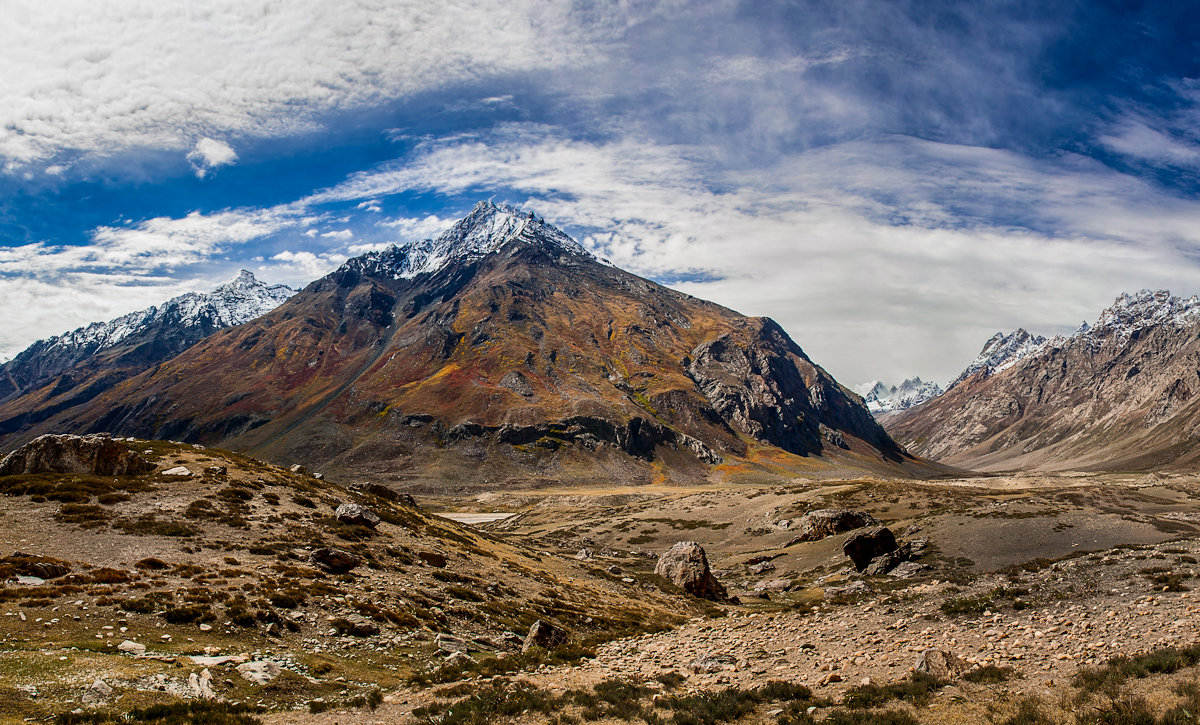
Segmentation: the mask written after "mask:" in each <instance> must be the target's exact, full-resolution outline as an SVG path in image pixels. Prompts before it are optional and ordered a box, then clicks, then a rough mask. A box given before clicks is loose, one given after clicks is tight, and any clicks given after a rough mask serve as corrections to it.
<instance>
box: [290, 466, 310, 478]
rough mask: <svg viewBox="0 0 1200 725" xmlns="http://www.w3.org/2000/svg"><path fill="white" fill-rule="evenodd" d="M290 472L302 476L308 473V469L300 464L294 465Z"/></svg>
mask: <svg viewBox="0 0 1200 725" xmlns="http://www.w3.org/2000/svg"><path fill="white" fill-rule="evenodd" d="M288 470H289V471H291V472H292V473H298V474H300V475H301V476H303V475H304V474H306V473H308V469H307V468H305V467H304V466H301V465H300V464H299V463H296V464H293V465H292V467H291V468H289V469H288Z"/></svg>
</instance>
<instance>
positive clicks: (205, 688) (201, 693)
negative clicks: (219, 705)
mask: <svg viewBox="0 0 1200 725" xmlns="http://www.w3.org/2000/svg"><path fill="white" fill-rule="evenodd" d="M188 691H189V692H190V693H191V695H192V697H198V698H200V699H201V700H215V699H216V697H217V695H216V693H215V692H213V689H212V673H211V672H209V671H208V668H207V667H205V668H204V670H203V671H201V672H200V674H196V673H195V672H193V673H191V674H190V675H188Z"/></svg>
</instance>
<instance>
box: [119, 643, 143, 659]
mask: <svg viewBox="0 0 1200 725" xmlns="http://www.w3.org/2000/svg"><path fill="white" fill-rule="evenodd" d="M117 649H118V650H120V651H122V652H128V653H129V654H131V655H144V654H146V645H144V644H142V643H141V642H134V641H133V640H129V639H127V640H125V641H124V642H122V643H121V644H119V645H117Z"/></svg>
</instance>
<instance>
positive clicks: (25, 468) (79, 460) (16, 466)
mask: <svg viewBox="0 0 1200 725" xmlns="http://www.w3.org/2000/svg"><path fill="white" fill-rule="evenodd" d="M153 470H154V464H153V463H151V462H149V461H147V460H146V459H145V458H143V457H142V456H141V455H139V454H137V453H134V452H133V451H131V450H129V446H127V445H125V444H124V443H121V442H118V441H115V440H113V439H112V438H111V437H109V436H107V435H99V434H98V435H88V436H77V435H54V434H46V435H43V436H38V437H37V438H35V439H33V440H32V441H30V442H29V443H26V444H25V445H23V446H21V447H20V448H18V449H17V450H15V451H13V452H12V453H9V454H8V455H7V456H5V457H4V460H2V461H0V476H13V475H17V474H21V473H85V474H92V475H96V476H134V475H138V474H141V473H149V472H150V471H153Z"/></svg>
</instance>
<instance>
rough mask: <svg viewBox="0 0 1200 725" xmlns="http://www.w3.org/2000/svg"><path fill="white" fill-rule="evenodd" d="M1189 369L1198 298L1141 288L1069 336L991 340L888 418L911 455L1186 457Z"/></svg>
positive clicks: (1190, 420)
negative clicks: (928, 393)
mask: <svg viewBox="0 0 1200 725" xmlns="http://www.w3.org/2000/svg"><path fill="white" fill-rule="evenodd" d="M1197 370H1200V300H1197V298H1195V297H1192V298H1190V299H1183V298H1179V297H1174V296H1172V295H1171V294H1170V293H1169V292H1165V291H1160V292H1150V291H1148V290H1143V291H1141V292H1139V293H1137V294H1136V295H1122V296H1120V297H1118V298H1117V300H1116V302H1115V303H1114V304H1113V305H1112V306H1111V307H1109V308H1108V309H1107V310H1105V311H1104V312H1103V313H1102V314H1101V315H1100V318H1099V319H1098V320H1097V322H1096V324H1095V325H1092V326H1089V325H1086V324H1084V325H1082V326H1081V327H1080V328H1079V329H1078V330H1077V331H1076V332H1075V333H1074V334H1072V335H1071V336H1069V337H1054V338H1050V339H1044V338H1040V337H1035V336H1032V335H1030V334H1029V333H1027V332H1025V331H1024V330H1019V331H1017V332H1016V333H1013V334H1012V335H1008V336H1005V335H998V336H996V337H994V338H992V339H991V340H989V342H988V345H987V346H986V347H985V349H984V352H983V353H982V354H981V355H980V358H979V359H977V360H976V361H975V362H974V363H972V366H971V367H969V368H968V370H967V371H966V372H965V373H964V375H962V376H960V378H959V379H958V380H957V381H956V382H955V383H954V384H953V386H952V387H951V388H950V389H949V390H947V391H946V392H945V393H944V394H943V395H941V396H940V397H938V398H935V399H933V400H932V401H930V402H928V403H926V404H924V405H921V406H919V407H916V408H913V409H911V410H906V411H901V412H898V413H895V414H892V415H891V416H889V417H888V418H887V419H886V420H885V421H884V423H885V425H886V426H887V428H888V430H889V431H890V432H891V434H892V435H893V436H895V438H896V439H897V440H898V441H900V442H901V443H903V444H905V445H907V446H908V447H909V449H910V450H912V451H914V452H915V453H918V454H920V455H923V456H927V457H929V458H933V459H936V460H939V461H942V462H945V463H949V464H952V465H956V466H963V467H968V468H975V469H980V470H1003V469H1016V468H1041V469H1046V470H1066V469H1107V470H1125V469H1144V468H1156V467H1161V466H1168V465H1170V466H1191V465H1194V464H1195V463H1196V462H1197V460H1198V459H1200V451H1198V450H1197V445H1196V439H1197V431H1198V428H1197V422H1196V421H1197V420H1198V418H1197V415H1198V413H1200V395H1197V394H1198V393H1200V378H1197Z"/></svg>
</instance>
